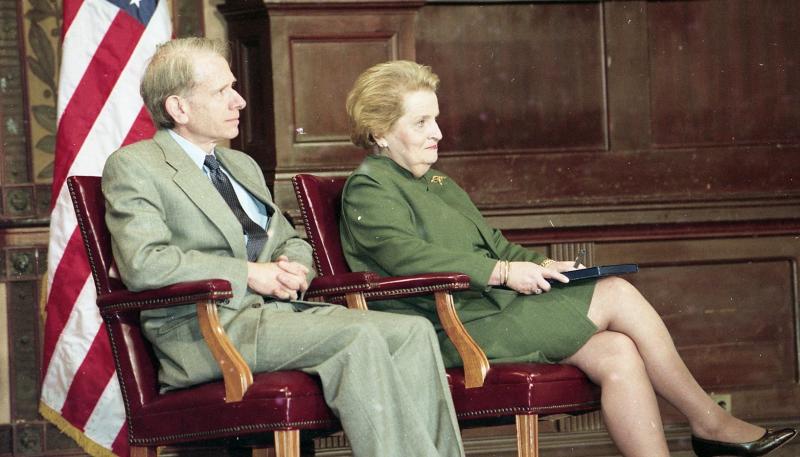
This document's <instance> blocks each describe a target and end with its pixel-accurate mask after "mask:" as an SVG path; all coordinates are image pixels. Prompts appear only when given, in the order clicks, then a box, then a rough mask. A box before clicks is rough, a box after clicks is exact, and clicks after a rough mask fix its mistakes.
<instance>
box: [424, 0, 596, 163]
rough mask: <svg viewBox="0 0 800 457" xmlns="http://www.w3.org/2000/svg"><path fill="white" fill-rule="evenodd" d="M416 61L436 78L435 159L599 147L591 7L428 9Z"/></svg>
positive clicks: (537, 5)
mask: <svg viewBox="0 0 800 457" xmlns="http://www.w3.org/2000/svg"><path fill="white" fill-rule="evenodd" d="M565 30H569V33H564V31H565ZM417 57H418V60H419V62H421V63H425V64H428V65H431V66H432V68H433V70H434V72H436V73H437V74H438V75H439V76H440V78H441V86H440V89H439V104H440V108H441V115H440V117H439V124H440V127H441V129H442V132H443V135H444V139H443V141H442V143H441V146H442V147H441V148H440V156H447V155H449V154H467V153H471V154H476V155H482V156H487V155H488V156H492V157H494V156H498V155H506V154H509V153H512V152H513V153H519V154H528V153H529V152H531V151H543V150H548V151H551V150H558V151H562V150H603V149H605V147H606V103H605V89H604V70H603V66H604V64H603V62H604V58H603V40H602V7H601V4H600V3H599V2H590V3H566V4H558V5H554V4H543V3H532V4H522V3H515V4H502V5H498V4H494V5H487V4H483V5H469V4H467V5H427V6H425V7H424V8H423V9H422V10H421V11H420V15H419V23H418V27H417ZM525 160H529V161H531V162H533V161H535V160H536V158H535V157H527V158H525Z"/></svg>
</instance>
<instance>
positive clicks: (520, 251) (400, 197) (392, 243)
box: [340, 155, 595, 365]
mask: <svg viewBox="0 0 800 457" xmlns="http://www.w3.org/2000/svg"><path fill="white" fill-rule="evenodd" d="M340 232H341V237H342V248H343V249H344V254H345V258H346V259H347V262H348V264H349V266H350V268H351V269H352V270H353V271H364V270H368V271H374V272H376V273H380V274H382V275H390V276H395V275H410V274H418V273H426V272H461V273H465V274H468V275H469V276H470V278H471V282H470V285H471V289H470V290H469V291H465V292H460V293H458V294H455V296H454V301H455V305H456V310H457V312H458V315H459V317H460V318H461V320H462V322H464V323H465V325H466V327H467V329H468V330H469V331H470V333H471V334H472V336H473V338H475V339H476V340H477V341H478V342H479V344H481V346H482V347H483V348H484V350H486V352H487V356H489V357H490V358H493V359H495V360H498V359H500V360H508V361H512V360H514V361H516V360H524V361H555V360H558V359H561V358H563V357H565V356H568V355H570V354H571V353H572V352H574V350H576V349H577V348H578V347H580V345H581V344H583V342H584V341H585V339H586V338H588V336H590V335H591V334H592V333H593V332H594V330H595V327H594V325H592V324H591V322H589V321H588V319H587V318H586V309H587V307H588V303H589V301H590V299H591V293H592V288H591V287H588V288H587V287H576V286H571V287H569V289H567V288H563V289H559V288H554V291H553V292H551V293H547V294H543V295H541V296H526V295H520V294H517V293H516V292H515V291H513V290H510V289H506V288H504V287H490V286H489V285H488V281H489V277H490V276H491V273H492V270H493V269H494V267H495V265H496V264H497V261H498V259H504V260H513V261H530V262H535V263H540V262H541V261H542V260H544V259H545V257H544V256H543V255H541V254H539V253H537V252H534V251H530V250H528V249H525V248H524V247H522V246H520V245H518V244H514V243H511V242H509V241H508V240H507V239H506V238H505V237H504V236H503V234H502V233H501V232H500V231H499V230H497V229H494V228H492V227H490V226H489V225H488V224H487V223H486V220H485V219H484V218H483V216H482V215H481V214H480V211H479V210H478V209H477V208H476V207H475V205H474V204H473V203H472V201H471V200H470V198H469V196H468V195H467V193H466V192H465V191H464V190H463V189H462V188H461V187H459V186H458V185H457V184H456V183H455V182H454V181H453V180H452V179H450V178H449V177H448V176H446V175H445V174H443V173H441V172H439V171H437V170H434V169H431V170H429V171H428V172H427V173H425V175H424V176H422V177H420V178H415V177H414V176H413V175H412V174H411V173H410V172H408V171H407V170H405V169H404V168H402V167H400V166H399V165H397V164H396V163H395V162H394V161H392V160H391V159H389V158H387V157H383V156H375V155H372V156H369V157H367V158H366V159H365V160H364V161H363V162H362V164H361V166H359V168H358V169H357V170H356V171H355V172H354V173H353V174H352V175H351V176H350V178H349V179H348V180H347V183H346V184H345V188H344V192H343V196H342V218H341V219H340ZM587 289H588V290H587ZM565 303H566V304H565ZM533 305H537V306H536V309H535V311H533V312H528V311H527V310H533V308H532V307H531V306H533ZM370 307H371V308H372V309H378V310H384V311H393V312H400V313H407V314H419V315H423V316H425V317H427V318H428V319H430V320H431V321H432V322H433V323H434V326H436V328H437V330H441V324H440V323H439V320H438V317H437V316H436V313H435V304H434V301H433V298H428V297H419V298H418V297H415V298H411V299H403V300H392V301H383V302H380V303H376V304H374V305H373V304H371V305H370ZM564 308H569V309H570V310H569V311H568V312H567V314H564V313H563V310H564ZM570 321H576V322H578V323H577V324H575V328H572V326H573V324H572V323H570ZM523 322H524V323H525V325H524V326H523V330H522V331H521V333H528V334H531V333H536V335H534V337H535V338H534V337H532V338H531V339H528V340H524V341H519V340H517V339H515V338H516V336H512V337H511V338H508V337H506V336H505V335H501V334H500V332H511V330H510V329H511V328H512V327H513V326H514V325H520V323H523ZM562 322H563V325H562ZM512 324H513V325H512ZM548 326H550V327H553V326H556V327H564V326H566V327H567V328H561V329H560V330H559V334H558V335H552V334H550V335H548V336H547V337H546V340H547V341H545V342H543V341H541V339H540V338H538V336H543V335H546V334H547V333H548V330H549V329H548V328H547V327H548ZM441 333H442V332H441V331H440V336H441ZM587 335H588V336H587ZM440 340H441V341H442V342H443V347H442V349H443V353H444V356H445V361H446V363H448V364H449V365H453V364H457V363H458V357H457V355H455V352H454V351H453V350H452V347H451V346H450V345H449V343H448V342H447V341H445V339H444V338H443V337H442V338H440ZM549 345H552V346H553V347H552V348H550V349H547V350H546V351H543V349H542V348H543V347H545V346H549ZM556 346H557V347H556Z"/></svg>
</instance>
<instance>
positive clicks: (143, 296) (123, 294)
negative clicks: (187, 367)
mask: <svg viewBox="0 0 800 457" xmlns="http://www.w3.org/2000/svg"><path fill="white" fill-rule="evenodd" d="M232 297H233V291H232V290H231V285H230V283H229V282H228V281H226V280H223V279H208V280H202V281H189V282H184V283H179V284H173V285H170V286H166V287H162V288H159V289H151V290H145V291H141V292H130V291H128V290H125V289H120V290H116V291H113V292H110V293H105V294H102V295H100V296H98V297H97V304H98V306H99V307H100V313H101V314H103V315H110V314H114V313H118V312H127V311H143V310H147V309H157V308H166V307H171V306H181V305H187V304H193V303H194V304H196V308H197V321H198V323H199V325H200V331H201V332H202V334H203V339H204V340H205V342H206V344H207V345H208V348H209V350H211V354H212V355H213V357H214V360H216V362H217V364H218V365H219V368H220V371H221V372H222V379H223V381H224V383H225V401H226V402H228V403H232V402H237V401H241V400H242V397H244V393H245V392H246V391H247V389H248V388H249V387H250V385H251V384H253V373H252V371H250V367H249V366H248V365H247V363H245V361H244V358H243V357H242V355H241V354H240V353H239V351H238V350H236V347H234V345H233V343H231V340H230V338H228V336H227V335H226V334H225V330H224V329H223V328H222V325H221V324H220V322H219V314H218V313H217V303H218V302H224V301H227V300H230V299H231V298H232Z"/></svg>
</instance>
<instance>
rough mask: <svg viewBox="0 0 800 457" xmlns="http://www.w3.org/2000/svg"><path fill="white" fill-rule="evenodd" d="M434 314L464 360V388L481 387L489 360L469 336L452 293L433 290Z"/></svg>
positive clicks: (487, 369)
mask: <svg viewBox="0 0 800 457" xmlns="http://www.w3.org/2000/svg"><path fill="white" fill-rule="evenodd" d="M434 297H435V298H436V314H437V315H438V316H439V321H440V322H441V323H442V328H444V332H445V333H446V334H447V337H448V338H450V341H451V342H452V343H453V346H455V348H456V351H458V355H460V356H461V360H462V361H463V362H464V385H465V387H466V388H468V389H469V388H473V387H481V386H483V381H484V380H485V379H486V373H488V372H489V360H488V359H487V358H486V354H485V353H484V352H483V349H481V347H480V346H478V343H476V342H475V340H474V339H472V337H471V336H470V334H469V332H467V329H466V328H464V324H462V323H461V319H460V318H459V317H458V314H457V313H456V307H455V304H454V303H453V294H451V293H450V292H449V291H438V292H434Z"/></svg>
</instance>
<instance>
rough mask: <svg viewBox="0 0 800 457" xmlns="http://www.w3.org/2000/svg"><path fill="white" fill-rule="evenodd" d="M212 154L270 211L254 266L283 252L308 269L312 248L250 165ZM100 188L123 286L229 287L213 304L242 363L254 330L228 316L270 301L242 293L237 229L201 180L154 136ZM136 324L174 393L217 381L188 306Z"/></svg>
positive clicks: (122, 153) (129, 153) (179, 153)
mask: <svg viewBox="0 0 800 457" xmlns="http://www.w3.org/2000/svg"><path fill="white" fill-rule="evenodd" d="M215 154H216V156H217V158H218V159H219V161H220V162H221V163H222V165H223V167H224V168H225V169H226V170H227V171H228V172H229V173H230V174H231V176H233V178H234V179H236V180H237V181H238V182H239V183H240V184H241V185H242V186H244V187H245V188H246V189H247V190H248V191H249V192H250V193H251V194H252V195H253V196H254V197H255V198H257V199H258V200H260V201H261V202H262V203H264V204H265V205H267V206H268V207H271V208H272V209H273V210H274V212H273V214H272V217H271V218H270V220H269V226H268V227H267V233H268V235H269V238H268V240H267V242H266V245H265V246H264V249H263V251H262V252H261V254H260V256H259V261H271V260H273V259H275V258H277V257H278V256H279V255H286V256H287V257H289V258H290V259H291V260H294V261H296V262H299V263H302V264H304V265H306V266H308V267H309V270H310V271H313V269H312V268H311V265H312V255H311V247H310V246H309V245H308V244H307V243H306V242H305V241H303V240H302V239H300V238H299V237H298V236H297V233H296V231H295V230H294V227H293V226H292V225H291V224H290V223H289V222H288V221H287V220H286V219H285V218H284V217H283V216H282V214H281V211H280V210H279V209H278V208H277V207H276V206H275V205H274V203H273V202H272V198H271V196H270V194H269V191H268V189H267V187H266V184H265V181H264V177H263V174H262V173H261V170H260V168H259V167H258V165H257V164H256V162H255V161H254V160H253V159H252V158H251V157H249V156H248V155H246V154H244V153H242V152H239V151H234V150H231V149H225V148H221V147H217V148H216V152H215ZM102 182H103V194H104V196H105V199H106V223H107V225H108V228H109V231H110V232H111V241H112V250H113V253H114V259H115V261H116V265H117V269H118V270H119V273H120V276H121V279H122V280H123V282H124V283H125V285H126V286H127V287H128V288H129V289H130V290H133V291H139V290H145V289H152V288H157V287H162V286H166V285H170V284H175V283H179V282H183V281H192V280H202V279H210V278H221V279H226V280H228V281H230V283H231V286H232V288H233V293H234V294H233V295H234V296H233V299H231V300H230V301H228V302H226V303H222V304H220V319H221V321H222V324H223V326H225V327H226V330H227V332H228V335H229V336H230V337H231V339H232V340H233V341H234V342H235V344H236V346H237V348H238V349H239V350H240V352H241V353H242V355H243V356H244V358H245V360H247V361H248V362H250V361H252V360H253V358H254V354H255V350H256V347H255V341H256V335H257V330H258V323H257V322H249V321H246V320H243V319H235V318H236V316H237V315H238V314H240V313H241V311H242V310H243V309H246V308H247V307H251V306H262V305H263V306H267V305H273V306H278V305H279V304H276V302H274V301H271V300H270V298H269V297H267V299H266V301H265V298H264V297H262V296H261V295H259V294H256V293H254V292H253V291H251V290H249V289H248V288H247V253H246V248H245V240H244V235H243V233H242V227H241V225H240V224H239V222H238V221H237V220H236V218H235V217H233V215H232V214H231V210H230V208H229V207H228V206H227V204H226V203H225V201H224V200H223V199H222V197H221V196H220V194H219V192H217V190H216V188H215V187H214V186H213V184H212V183H211V181H210V180H209V178H208V177H207V176H206V175H205V174H204V173H203V171H202V170H201V169H200V168H199V167H198V166H197V165H196V164H195V163H194V162H192V161H191V159H190V158H189V156H188V155H187V154H186V153H185V152H184V151H183V150H182V149H181V147H180V146H179V145H178V144H177V143H176V142H175V141H174V140H173V139H172V137H171V136H170V135H169V133H168V132H167V131H163V130H162V131H159V132H157V133H156V135H155V137H154V138H153V139H152V140H146V141H141V142H138V143H135V144H132V145H130V146H127V147H124V148H122V149H120V150H118V151H116V152H115V153H113V154H112V155H111V156H110V157H109V158H108V161H107V162H106V165H105V169H104V170H103V181H102ZM312 276H313V273H310V275H309V278H308V279H309V281H310V279H311V277H312ZM141 317H142V325H143V330H144V333H145V335H146V336H147V337H148V339H150V340H151V341H152V342H153V343H154V346H155V347H156V352H157V355H158V357H159V361H160V362H161V371H160V373H159V379H160V380H161V382H162V383H164V384H166V385H169V386H173V387H182V386H187V385H192V384H196V383H199V382H204V381H207V380H210V379H216V378H218V377H219V376H220V373H219V369H218V367H217V366H216V363H215V362H214V360H213V358H212V357H211V353H210V352H209V351H208V349H207V347H206V346H205V344H204V343H203V341H202V335H200V332H199V328H198V326H197V323H196V315H195V307H194V306H192V305H186V306H179V307H172V308H163V309H159V310H152V311H146V312H143V313H142V316H141ZM251 366H252V365H251Z"/></svg>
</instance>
